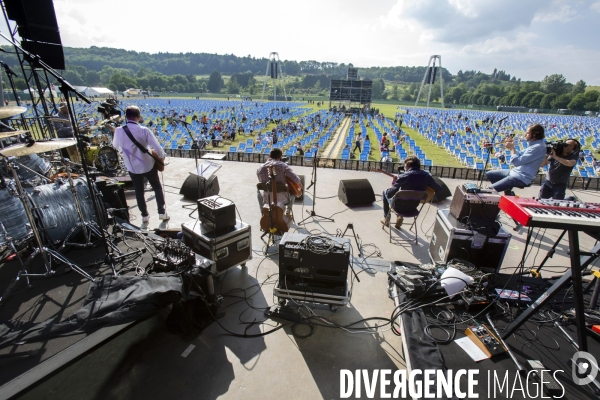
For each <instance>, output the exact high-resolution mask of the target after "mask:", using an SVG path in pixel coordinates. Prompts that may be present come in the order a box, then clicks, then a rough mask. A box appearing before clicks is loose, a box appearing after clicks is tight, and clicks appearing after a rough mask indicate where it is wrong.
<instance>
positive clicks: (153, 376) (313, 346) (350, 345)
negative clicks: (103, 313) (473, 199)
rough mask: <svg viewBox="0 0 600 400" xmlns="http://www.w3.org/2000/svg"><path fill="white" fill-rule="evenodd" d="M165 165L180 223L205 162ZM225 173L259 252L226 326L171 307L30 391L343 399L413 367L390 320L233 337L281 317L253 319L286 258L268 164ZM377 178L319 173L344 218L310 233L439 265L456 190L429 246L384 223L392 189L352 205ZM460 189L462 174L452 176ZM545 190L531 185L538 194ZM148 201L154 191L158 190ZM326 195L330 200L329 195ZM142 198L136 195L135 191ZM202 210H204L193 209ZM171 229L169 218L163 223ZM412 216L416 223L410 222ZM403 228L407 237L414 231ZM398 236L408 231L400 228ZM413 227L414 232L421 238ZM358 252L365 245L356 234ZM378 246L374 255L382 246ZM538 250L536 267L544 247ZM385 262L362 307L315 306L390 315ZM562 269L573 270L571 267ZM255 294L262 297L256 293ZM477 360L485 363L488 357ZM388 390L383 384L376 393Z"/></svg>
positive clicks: (373, 272)
mask: <svg viewBox="0 0 600 400" xmlns="http://www.w3.org/2000/svg"><path fill="white" fill-rule="evenodd" d="M170 161H171V162H170V164H169V165H168V166H167V168H166V171H165V173H164V177H165V178H164V179H165V190H166V199H167V210H168V213H169V214H170V216H171V220H170V221H169V223H168V225H169V227H170V228H179V227H180V226H181V223H183V222H187V221H190V220H191V219H192V218H190V217H189V216H188V214H189V213H190V211H191V210H190V209H187V208H182V206H183V205H185V204H190V203H191V202H188V201H184V200H182V196H181V195H179V189H180V187H181V185H182V184H183V182H184V180H185V178H186V177H187V176H188V174H189V172H190V171H192V170H193V169H194V166H195V163H194V160H189V159H171V160H170ZM221 164H222V165H223V166H222V168H221V169H220V170H219V171H218V173H217V175H218V177H219V184H220V187H221V192H220V195H222V196H224V197H227V198H229V199H231V200H233V201H234V202H235V204H236V205H237V207H238V210H239V212H240V214H241V217H242V219H243V220H244V222H246V223H249V224H250V225H251V226H252V240H253V244H254V247H255V250H256V251H255V254H254V258H253V259H252V260H251V261H250V262H248V265H247V268H240V267H238V268H234V269H232V270H230V271H229V272H228V273H227V274H225V275H224V276H223V277H222V278H221V279H220V280H219V281H217V283H216V286H217V292H218V293H221V294H223V295H224V296H225V298H224V302H223V306H222V308H221V311H223V312H224V313H225V315H224V317H223V318H221V319H220V320H219V323H220V324H221V325H222V327H221V326H219V325H218V324H216V323H213V324H212V325H210V326H209V327H208V328H207V329H205V330H204V331H203V332H202V333H201V334H200V335H195V336H191V337H188V338H182V337H181V336H178V335H173V334H171V333H169V332H167V330H166V327H165V321H166V315H167V314H168V310H164V312H161V313H160V314H159V315H157V316H156V317H153V318H151V319H150V320H147V321H144V322H141V323H139V324H137V325H136V326H134V327H133V328H131V329H130V330H128V331H127V332H125V333H123V334H122V335H120V336H118V337H117V338H115V339H113V340H111V341H110V342H108V343H107V344H105V345H103V346H102V347H101V348H99V349H98V350H96V351H94V352H92V353H90V354H88V355H87V356H86V357H84V358H82V359H81V360H80V361H78V362H76V363H74V364H72V365H71V366H69V367H67V368H66V369H64V370H63V371H61V372H59V373H58V374H56V375H55V376H53V377H51V378H50V379H48V380H47V381H45V382H43V383H42V384H40V385H39V386H37V387H35V388H33V389H32V390H30V391H29V392H28V393H26V394H25V395H24V396H23V398H26V399H39V398H45V397H47V396H48V393H52V397H55V398H63V399H71V398H78V399H104V398H116V399H130V398H149V399H156V398H167V397H168V398H171V397H173V396H174V395H175V396H176V397H179V398H186V399H187V398H198V399H214V398H223V399H240V398H261V399H281V398H298V399H308V398H310V399H313V398H324V399H332V398H339V396H340V370H341V369H349V370H356V369H367V370H368V371H370V372H372V371H373V370H374V369H386V368H387V369H392V370H395V369H398V368H405V364H404V358H403V351H402V347H401V339H400V337H398V336H396V335H394V334H393V333H392V332H390V331H389V330H387V329H388V328H389V326H386V327H384V328H383V332H380V333H377V334H371V333H362V332H361V333H357V332H354V333H350V332H346V331H342V330H340V329H327V328H323V327H318V328H317V329H316V330H315V331H314V332H313V334H312V336H310V337H309V338H307V339H299V338H297V337H295V336H294V335H293V333H292V328H291V327H290V326H289V325H288V326H287V327H285V328H283V329H280V330H278V331H276V332H274V333H272V334H269V335H267V336H260V337H254V338H240V337H234V336H228V335H225V334H224V333H225V331H224V330H223V327H224V328H226V329H228V330H230V331H232V332H236V333H238V334H244V333H247V334H249V335H256V334H259V333H261V332H264V331H267V330H269V329H272V328H273V327H274V326H275V324H271V325H269V324H270V322H268V321H267V323H268V324H263V325H261V326H260V327H259V326H258V325H254V324H252V323H253V322H260V321H263V320H264V316H263V312H262V310H263V309H264V307H266V306H268V305H272V304H273V303H274V302H275V299H274V298H273V296H272V292H273V285H274V283H275V281H276V279H277V275H276V274H277V272H278V264H277V258H276V256H274V257H272V258H264V257H263V256H261V255H260V244H262V241H261V240H260V235H261V232H260V230H259V228H258V227H259V220H260V217H261V215H260V211H259V208H258V203H257V199H256V169H257V168H258V167H259V165H258V164H250V163H233V162H222V163H221ZM294 169H295V171H296V172H297V173H298V174H304V175H305V176H306V182H307V184H308V183H310V180H311V179H310V175H311V171H312V170H311V169H310V168H294ZM359 178H366V179H369V181H370V182H371V184H372V186H373V188H374V191H375V193H376V194H380V193H381V192H382V191H383V189H385V188H386V187H388V186H389V185H390V178H389V177H387V176H385V175H383V174H379V173H368V172H353V171H341V170H332V169H319V170H318V183H317V193H316V195H317V197H319V198H317V199H316V201H317V203H316V207H315V211H316V212H317V214H319V215H322V216H326V217H330V216H331V217H333V218H334V219H335V222H322V223H319V222H314V221H313V220H312V219H309V220H308V221H307V224H306V225H303V226H302V228H298V227H296V226H293V229H297V230H299V231H301V232H305V231H309V232H311V233H322V232H323V233H329V234H335V233H336V231H337V230H344V229H345V228H346V226H347V224H348V223H353V224H354V227H355V229H356V233H357V234H358V235H359V236H360V238H361V239H362V241H363V243H364V244H369V243H372V244H373V245H375V246H376V247H377V249H379V251H380V252H381V259H383V260H403V261H411V262H429V256H428V254H427V248H428V244H429V239H430V235H431V232H432V228H433V224H434V220H435V211H436V209H437V207H441V208H447V207H449V205H450V199H448V200H446V201H444V202H442V203H440V204H438V205H434V206H432V207H431V209H429V210H428V211H427V212H425V211H426V210H427V208H425V209H424V212H423V214H422V217H421V218H420V219H419V231H420V232H421V233H420V239H419V243H418V244H415V243H414V241H412V242H405V243H403V244H402V245H393V244H390V243H388V233H387V230H386V231H383V230H382V229H381V224H380V222H379V220H380V218H381V217H382V207H381V198H380V196H377V199H378V201H377V202H376V203H374V204H372V205H368V206H363V207H353V208H348V207H346V206H345V205H343V204H342V203H341V202H340V201H339V200H338V198H337V190H338V185H339V181H340V180H341V179H359ZM444 182H445V183H446V184H447V185H448V186H449V188H450V190H451V191H452V192H454V189H455V187H456V185H457V184H459V183H460V182H459V181H455V180H444ZM536 189H537V188H535V187H532V188H527V189H525V190H523V191H521V192H522V193H523V194H524V195H527V196H533V195H535V193H536ZM146 195H147V198H151V197H153V195H152V192H147V194H146ZM578 195H579V196H580V197H581V198H582V199H583V200H587V201H592V200H594V197H593V195H592V194H585V193H578ZM321 198H322V199H321ZM127 200H128V202H129V205H130V206H133V205H135V197H134V195H133V193H132V192H131V193H128V194H127ZM312 202H313V196H312V189H311V191H310V193H307V194H306V196H305V199H304V202H303V204H296V205H295V207H294V212H295V215H296V220H297V221H300V220H302V219H303V218H304V217H305V216H306V215H307V213H306V211H309V210H310V209H311V207H312V204H313V203H312ZM149 210H150V212H151V219H150V228H155V227H158V225H159V221H158V216H157V211H156V205H155V203H154V202H153V201H152V200H150V201H149ZM132 215H133V219H132V223H133V224H136V225H139V224H140V222H141V217H140V215H139V211H138V210H137V208H133V209H132ZM193 217H194V218H193V219H195V214H193ZM502 220H503V221H504V222H506V227H507V229H508V230H509V231H510V232H511V233H513V234H515V232H513V231H512V221H510V220H509V219H508V218H506V216H503V217H502ZM163 227H165V226H163ZM407 227H408V225H406V226H405V228H407ZM405 233H406V232H405V231H403V232H402V233H401V234H400V235H405ZM558 234H560V232H558V231H547V232H546V234H545V236H544V238H543V240H542V244H541V249H540V252H539V255H538V262H539V261H540V260H541V259H542V257H543V256H544V255H545V253H546V251H547V250H548V249H549V248H550V247H551V245H552V243H553V241H554V240H555V238H556V237H557V235H558ZM394 235H398V233H397V232H394ZM413 237H414V236H413V233H412V232H410V233H409V238H413ZM523 237H524V233H520V234H515V236H513V239H512V241H511V243H510V248H509V250H508V252H507V255H506V258H505V260H504V264H503V266H504V269H505V272H508V271H510V270H511V269H512V268H514V267H516V266H517V265H518V263H519V260H520V259H521V255H522V252H523V246H524V238H523ZM581 241H582V246H581V248H582V249H589V248H591V247H592V245H593V242H592V241H591V239H589V238H587V237H586V236H585V235H582V240H581ZM352 243H353V246H354V254H355V256H356V255H357V254H358V252H357V249H356V245H355V243H354V240H353V239H352ZM567 247H568V243H566V242H564V244H561V245H560V246H559V248H558V251H557V255H555V257H554V260H553V261H552V262H551V263H552V265H557V266H558V265H568V259H567V258H565V254H566V253H565V250H566V248H567ZM375 249H376V248H375V247H374V246H368V247H367V248H366V249H365V253H367V254H369V253H371V252H373V251H375ZM536 251H537V250H535V251H533V252H532V255H531V256H530V258H529V260H530V261H529V263H528V265H531V262H532V261H533V259H534V256H535V255H536ZM384 265H385V264H384V263H382V262H377V261H376V260H375V259H374V258H369V259H367V260H365V261H362V262H359V263H357V264H355V267H356V269H357V272H359V277H360V282H355V283H354V287H353V293H352V300H351V304H350V305H348V306H347V307H343V308H341V309H340V310H338V312H337V313H332V312H330V311H329V309H328V308H327V307H324V306H317V307H316V309H314V310H313V312H314V313H315V314H317V315H321V316H324V317H327V318H331V319H332V320H334V321H335V322H336V323H338V324H341V325H345V324H349V323H351V322H355V321H359V320H362V319H364V318H369V317H389V316H390V313H391V312H392V310H393V309H394V305H393V301H392V300H391V299H390V298H389V297H388V294H387V291H386V281H387V277H386V274H385V269H384ZM560 270H561V271H563V270H564V268H560ZM247 298H250V300H247V301H246V300H245V299H247ZM364 326H365V323H364V322H360V323H359V324H357V325H355V327H364ZM294 329H297V333H299V334H306V333H308V330H307V328H306V326H298V327H296V328H294ZM465 368H477V366H476V364H473V365H471V366H465ZM378 396H379V391H378V390H377V391H376V396H375V397H376V398H378Z"/></svg>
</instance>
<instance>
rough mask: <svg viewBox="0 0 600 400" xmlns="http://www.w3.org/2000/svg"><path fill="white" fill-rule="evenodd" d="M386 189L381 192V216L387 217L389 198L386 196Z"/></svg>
mask: <svg viewBox="0 0 600 400" xmlns="http://www.w3.org/2000/svg"><path fill="white" fill-rule="evenodd" d="M387 191H388V190H387V189H385V190H384V191H383V193H382V194H381V199H382V200H383V217H384V218H385V217H387V215H388V213H389V212H390V200H389V199H388V197H387Z"/></svg>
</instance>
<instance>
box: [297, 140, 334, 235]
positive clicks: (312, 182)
mask: <svg viewBox="0 0 600 400" xmlns="http://www.w3.org/2000/svg"><path fill="white" fill-rule="evenodd" d="M318 153H319V151H318V150H316V151H315V155H314V157H313V170H312V176H311V179H310V185H308V187H307V188H306V190H308V189H310V188H311V187H312V188H313V195H312V201H313V204H312V210H311V211H306V212H307V213H308V217H306V218H304V219H303V220H302V221H300V223H298V226H300V225H302V224H303V223H304V221H306V220H307V219H309V218H320V221H322V222H335V221H334V220H333V218H329V217H323V216H322V215H318V214H317V213H315V204H316V203H317V197H316V192H317V163H318V158H317V155H318Z"/></svg>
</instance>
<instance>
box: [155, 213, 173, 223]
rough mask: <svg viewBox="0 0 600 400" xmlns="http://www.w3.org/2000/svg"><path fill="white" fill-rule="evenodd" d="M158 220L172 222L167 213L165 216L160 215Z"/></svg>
mask: <svg viewBox="0 0 600 400" xmlns="http://www.w3.org/2000/svg"><path fill="white" fill-rule="evenodd" d="M158 219H160V220H162V221H168V220H170V219H171V217H169V216H168V215H167V213H164V214H158Z"/></svg>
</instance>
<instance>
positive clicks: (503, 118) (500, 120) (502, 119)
mask: <svg viewBox="0 0 600 400" xmlns="http://www.w3.org/2000/svg"><path fill="white" fill-rule="evenodd" d="M507 118H508V115H507V116H506V117H502V118H500V119H499V120H498V121H497V123H500V122H502V121H504V120H505V119H507Z"/></svg>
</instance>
